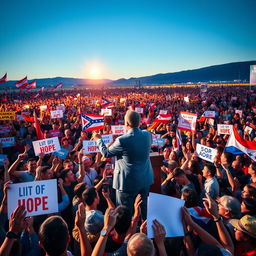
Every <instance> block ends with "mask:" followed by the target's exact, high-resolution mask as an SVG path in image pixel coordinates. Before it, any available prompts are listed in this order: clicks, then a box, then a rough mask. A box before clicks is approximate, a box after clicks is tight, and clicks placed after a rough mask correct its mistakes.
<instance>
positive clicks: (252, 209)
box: [241, 198, 256, 215]
mask: <svg viewBox="0 0 256 256" xmlns="http://www.w3.org/2000/svg"><path fill="white" fill-rule="evenodd" d="M241 212H242V214H243V215H245V214H248V215H256V199H253V198H243V199H242V202H241Z"/></svg>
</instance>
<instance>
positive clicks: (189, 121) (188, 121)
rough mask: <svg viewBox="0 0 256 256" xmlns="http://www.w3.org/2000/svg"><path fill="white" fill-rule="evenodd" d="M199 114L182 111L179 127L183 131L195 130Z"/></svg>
mask: <svg viewBox="0 0 256 256" xmlns="http://www.w3.org/2000/svg"><path fill="white" fill-rule="evenodd" d="M196 119H197V115H196V114H193V113H187V112H180V116H179V123H178V129H180V130H183V131H192V132H193V131H195V130H196Z"/></svg>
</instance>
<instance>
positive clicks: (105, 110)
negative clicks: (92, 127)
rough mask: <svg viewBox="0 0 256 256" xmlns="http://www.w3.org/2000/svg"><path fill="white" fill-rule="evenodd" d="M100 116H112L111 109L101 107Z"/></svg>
mask: <svg viewBox="0 0 256 256" xmlns="http://www.w3.org/2000/svg"><path fill="white" fill-rule="evenodd" d="M100 114H101V115H102V116H112V109H111V108H103V109H101V111H100Z"/></svg>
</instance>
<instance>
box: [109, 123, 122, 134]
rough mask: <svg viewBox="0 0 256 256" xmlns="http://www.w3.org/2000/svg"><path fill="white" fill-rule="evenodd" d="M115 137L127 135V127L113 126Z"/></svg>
mask: <svg viewBox="0 0 256 256" xmlns="http://www.w3.org/2000/svg"><path fill="white" fill-rule="evenodd" d="M111 131H112V134H113V135H122V134H124V133H125V125H111Z"/></svg>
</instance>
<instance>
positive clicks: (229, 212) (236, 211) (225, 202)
mask: <svg viewBox="0 0 256 256" xmlns="http://www.w3.org/2000/svg"><path fill="white" fill-rule="evenodd" d="M218 207H219V215H221V216H222V217H223V218H225V219H233V218H235V219H238V218H240V217H241V205H240V203H239V201H238V200H237V199H236V198H235V197H232V196H222V197H221V198H220V199H219V202H218Z"/></svg>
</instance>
